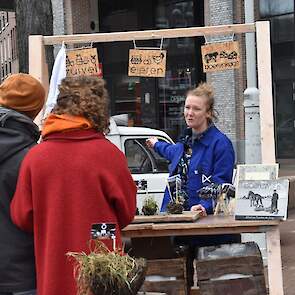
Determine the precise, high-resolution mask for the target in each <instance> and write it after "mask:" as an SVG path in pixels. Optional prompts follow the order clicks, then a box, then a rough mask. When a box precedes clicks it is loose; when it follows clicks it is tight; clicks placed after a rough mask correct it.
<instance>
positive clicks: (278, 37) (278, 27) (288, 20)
mask: <svg viewBox="0 0 295 295" xmlns="http://www.w3.org/2000/svg"><path fill="white" fill-rule="evenodd" d="M271 41H272V43H282V42H290V41H294V14H287V15H282V16H276V17H273V18H271Z"/></svg>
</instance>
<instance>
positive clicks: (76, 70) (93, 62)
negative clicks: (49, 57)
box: [66, 48, 102, 77]
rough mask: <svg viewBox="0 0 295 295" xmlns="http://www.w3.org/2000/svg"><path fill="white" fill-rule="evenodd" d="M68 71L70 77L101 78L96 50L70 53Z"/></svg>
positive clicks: (90, 49) (80, 50)
mask: <svg viewBox="0 0 295 295" xmlns="http://www.w3.org/2000/svg"><path fill="white" fill-rule="evenodd" d="M66 71H67V76H68V77H76V76H92V75H97V76H101V74H102V73H101V69H100V67H99V62H98V56H97V50H96V48H88V49H77V50H71V51H68V52H67V59H66Z"/></svg>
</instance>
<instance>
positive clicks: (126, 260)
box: [67, 240, 146, 295]
mask: <svg viewBox="0 0 295 295" xmlns="http://www.w3.org/2000/svg"><path fill="white" fill-rule="evenodd" d="M67 255H68V256H69V257H72V258H73V259H74V261H75V278H76V281H77V286H78V294H79V295H135V294H137V292H138V290H139V289H140V287H141V285H142V284H143V282H144V279H145V271H146V261H145V259H143V258H139V259H135V258H132V257H131V256H129V255H128V254H125V253H123V252H122V250H115V251H110V250H109V249H108V248H107V247H106V246H105V244H104V243H103V242H101V241H98V240H96V241H95V247H94V250H91V251H90V253H89V254H86V253H84V252H78V253H77V252H69V253H67Z"/></svg>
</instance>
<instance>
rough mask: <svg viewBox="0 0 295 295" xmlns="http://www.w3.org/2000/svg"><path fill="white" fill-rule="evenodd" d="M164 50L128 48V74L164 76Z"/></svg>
mask: <svg viewBox="0 0 295 295" xmlns="http://www.w3.org/2000/svg"><path fill="white" fill-rule="evenodd" d="M165 74H166V50H150V49H148V50H147V49H145V50H142V49H130V50H129V67H128V76H137V77H165Z"/></svg>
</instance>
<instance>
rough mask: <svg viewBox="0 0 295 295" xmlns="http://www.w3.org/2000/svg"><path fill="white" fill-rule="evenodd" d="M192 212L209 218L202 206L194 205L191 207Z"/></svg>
mask: <svg viewBox="0 0 295 295" xmlns="http://www.w3.org/2000/svg"><path fill="white" fill-rule="evenodd" d="M191 211H200V212H201V216H207V212H206V209H205V208H204V207H203V206H202V205H200V204H199V205H194V206H192V207H191Z"/></svg>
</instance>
